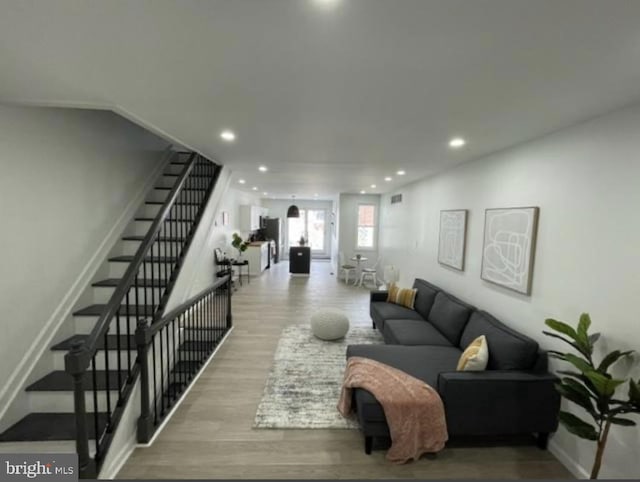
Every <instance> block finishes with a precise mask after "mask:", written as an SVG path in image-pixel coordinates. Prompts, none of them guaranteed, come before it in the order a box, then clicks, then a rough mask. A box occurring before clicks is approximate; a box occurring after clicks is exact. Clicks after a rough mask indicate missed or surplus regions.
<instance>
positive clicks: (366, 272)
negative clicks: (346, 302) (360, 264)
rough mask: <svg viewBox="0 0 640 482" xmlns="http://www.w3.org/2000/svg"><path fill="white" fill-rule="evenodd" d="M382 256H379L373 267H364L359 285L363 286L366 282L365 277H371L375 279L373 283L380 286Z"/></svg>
mask: <svg viewBox="0 0 640 482" xmlns="http://www.w3.org/2000/svg"><path fill="white" fill-rule="evenodd" d="M381 260H382V258H378V259H377V260H376V264H374V265H373V266H372V267H371V268H362V273H360V282H359V283H358V286H362V285H363V284H364V280H365V278H370V279H371V281H373V284H374V285H375V286H376V288H377V287H378V275H377V273H378V265H379V264H380V261H381Z"/></svg>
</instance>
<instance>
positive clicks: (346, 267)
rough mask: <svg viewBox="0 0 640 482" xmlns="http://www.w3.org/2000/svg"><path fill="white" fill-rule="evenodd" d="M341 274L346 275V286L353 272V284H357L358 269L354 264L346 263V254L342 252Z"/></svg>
mask: <svg viewBox="0 0 640 482" xmlns="http://www.w3.org/2000/svg"><path fill="white" fill-rule="evenodd" d="M339 256H340V273H341V274H343V275H344V282H345V283H346V284H349V275H350V274H351V272H352V271H353V282H354V283H355V282H356V281H357V279H356V278H357V276H358V275H357V271H356V267H355V266H354V265H352V264H347V263H346V262H345V258H344V253H343V252H342V251H340V254H339Z"/></svg>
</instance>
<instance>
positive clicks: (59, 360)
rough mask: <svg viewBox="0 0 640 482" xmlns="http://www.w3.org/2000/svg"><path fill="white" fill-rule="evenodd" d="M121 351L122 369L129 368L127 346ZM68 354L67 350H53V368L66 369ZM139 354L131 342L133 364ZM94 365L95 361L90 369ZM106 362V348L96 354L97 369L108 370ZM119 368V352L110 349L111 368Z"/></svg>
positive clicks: (90, 366)
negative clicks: (65, 358)
mask: <svg viewBox="0 0 640 482" xmlns="http://www.w3.org/2000/svg"><path fill="white" fill-rule="evenodd" d="M121 348H122V352H121V361H120V369H121V370H126V369H127V363H128V358H127V349H126V348H127V346H126V344H125V345H123V346H122V347H121ZM65 355H66V352H65V351H61V350H57V351H54V352H53V369H54V370H64V356H65ZM136 356H137V352H136V347H135V345H134V344H133V343H132V344H131V364H132V365H133V364H134V362H135V359H136ZM92 367H93V362H92V363H91V364H90V365H89V370H91V369H92ZM106 369H107V367H106V363H105V357H104V350H100V351H98V353H97V355H96V370H106ZM117 369H118V352H117V351H115V350H109V370H117Z"/></svg>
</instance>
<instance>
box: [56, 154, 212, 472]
mask: <svg viewBox="0 0 640 482" xmlns="http://www.w3.org/2000/svg"><path fill="white" fill-rule="evenodd" d="M179 156H180V154H177V153H176V154H175V155H174V159H173V160H175V159H177V158H179ZM173 164H174V165H175V164H177V165H183V166H184V167H183V169H182V171H181V172H180V174H179V175H178V177H177V179H176V181H175V184H174V185H173V187H172V188H170V192H169V194H168V195H167V197H166V200H165V202H164V204H163V205H162V207H161V208H160V211H159V212H158V214H157V215H156V217H155V218H153V221H152V224H151V227H150V228H149V230H148V232H147V234H146V235H145V237H144V239H143V241H142V242H141V244H140V246H139V248H138V250H137V251H136V254H135V255H134V256H133V258H132V260H131V262H130V264H129V267H128V268H127V270H126V272H125V274H124V276H123V277H122V279H121V280H120V283H119V284H118V286H117V287H116V289H115V291H114V293H113V295H112V296H111V298H110V300H109V302H108V303H107V305H106V307H105V309H104V311H103V312H102V314H101V315H100V316H99V318H98V321H97V323H96V325H95V327H94V329H93V330H92V331H91V333H90V334H89V335H88V337H87V338H85V339H84V340H82V341H78V342H76V343H75V344H74V345H73V346H72V349H71V350H70V351H69V353H67V354H66V356H65V369H66V371H67V373H69V374H70V375H71V376H72V377H73V379H74V405H75V415H76V451H77V453H78V462H79V475H80V477H82V478H95V477H96V476H97V474H98V471H99V468H100V465H101V462H102V461H103V460H104V456H105V455H106V452H107V450H108V448H109V445H110V443H111V440H112V436H113V433H114V431H115V429H116V427H117V426H118V423H119V420H120V417H121V416H122V413H123V411H124V407H125V405H126V401H127V400H128V398H129V396H130V394H131V391H132V389H133V386H134V383H135V381H136V380H137V376H138V374H139V373H140V366H139V363H138V360H137V357H136V350H137V348H136V345H135V336H134V334H135V331H136V329H137V326H138V323H139V322H144V323H147V324H150V325H151V326H153V324H154V322H155V321H158V320H159V319H160V318H161V315H162V311H163V309H164V307H165V304H166V302H167V300H168V297H169V295H170V294H171V290H172V289H173V285H174V284H175V280H176V278H177V276H178V274H179V271H180V268H181V266H182V263H183V259H184V256H185V255H186V252H187V249H188V247H189V245H190V243H191V240H192V238H193V235H194V234H195V230H196V228H197V226H198V223H199V222H200V219H201V217H202V213H203V211H204V208H205V206H206V204H207V201H208V199H209V197H210V195H211V192H212V190H213V188H214V186H215V184H216V181H217V178H218V175H219V173H220V166H218V165H216V164H214V163H212V162H210V161H209V160H207V159H205V158H204V157H202V156H200V155H198V154H195V153H192V154H190V155H189V157H188V160H187V161H186V162H185V163H175V162H174V163H173ZM165 189H167V188H165ZM99 370H105V376H104V378H103V380H102V381H101V380H100V378H99V377H98V376H97V372H98V371H99ZM87 403H88V404H89V405H90V410H88V409H87ZM91 438H94V439H95V446H94V454H93V457H92V456H91V450H90V443H89V440H90V439H91Z"/></svg>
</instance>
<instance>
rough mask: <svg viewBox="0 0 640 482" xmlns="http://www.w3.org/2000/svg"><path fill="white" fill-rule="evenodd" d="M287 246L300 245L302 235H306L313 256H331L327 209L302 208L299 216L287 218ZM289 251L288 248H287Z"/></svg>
mask: <svg viewBox="0 0 640 482" xmlns="http://www.w3.org/2000/svg"><path fill="white" fill-rule="evenodd" d="M287 225H288V227H287V246H288V248H291V247H294V246H300V237H301V236H304V239H306V240H307V243H308V246H310V247H311V256H312V257H313V258H328V257H329V254H330V253H329V239H328V237H329V236H328V235H329V231H328V230H327V210H326V209H302V208H300V217H299V218H288V219H287ZM287 251H288V250H287Z"/></svg>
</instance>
